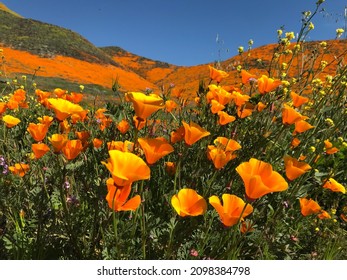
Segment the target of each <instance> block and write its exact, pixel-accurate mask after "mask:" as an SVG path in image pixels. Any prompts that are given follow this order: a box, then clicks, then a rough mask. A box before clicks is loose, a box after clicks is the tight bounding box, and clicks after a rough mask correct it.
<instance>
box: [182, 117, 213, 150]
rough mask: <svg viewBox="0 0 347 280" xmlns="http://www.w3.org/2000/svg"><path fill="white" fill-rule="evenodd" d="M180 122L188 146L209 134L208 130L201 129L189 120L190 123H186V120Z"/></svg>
mask: <svg viewBox="0 0 347 280" xmlns="http://www.w3.org/2000/svg"><path fill="white" fill-rule="evenodd" d="M182 124H183V126H184V141H185V142H186V144H187V145H189V146H191V145H193V144H194V143H196V142H197V141H199V140H200V139H201V138H203V137H206V136H208V135H210V134H211V133H210V132H208V131H207V130H205V129H203V128H202V127H201V126H199V125H198V124H196V123H194V122H192V121H191V122H190V124H187V123H186V122H184V121H182Z"/></svg>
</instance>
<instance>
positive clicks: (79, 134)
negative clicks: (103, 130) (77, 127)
mask: <svg viewBox="0 0 347 280" xmlns="http://www.w3.org/2000/svg"><path fill="white" fill-rule="evenodd" d="M75 135H76V136H77V138H78V139H79V140H81V141H82V143H86V142H87V141H88V139H89V137H90V132H89V131H86V130H85V131H76V132H75Z"/></svg>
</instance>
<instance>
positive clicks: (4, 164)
mask: <svg viewBox="0 0 347 280" xmlns="http://www.w3.org/2000/svg"><path fill="white" fill-rule="evenodd" d="M0 166H2V174H4V175H6V174H7V173H8V164H7V162H6V160H5V158H4V156H0Z"/></svg>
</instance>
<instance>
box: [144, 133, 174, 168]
mask: <svg viewBox="0 0 347 280" xmlns="http://www.w3.org/2000/svg"><path fill="white" fill-rule="evenodd" d="M138 142H139V144H140V146H141V148H142V150H143V151H144V153H145V156H146V161H147V163H148V164H154V163H155V162H157V161H158V160H159V159H161V158H162V157H164V156H166V155H168V154H170V153H172V152H173V151H174V148H173V147H172V146H171V145H170V144H169V143H168V142H167V141H166V139H164V138H139V139H138Z"/></svg>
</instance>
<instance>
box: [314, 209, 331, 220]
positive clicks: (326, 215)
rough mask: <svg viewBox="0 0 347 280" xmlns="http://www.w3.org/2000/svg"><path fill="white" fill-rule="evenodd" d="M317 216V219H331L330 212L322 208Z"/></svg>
mask: <svg viewBox="0 0 347 280" xmlns="http://www.w3.org/2000/svg"><path fill="white" fill-rule="evenodd" d="M317 217H318V218H319V219H321V220H323V219H331V216H330V214H329V213H328V212H327V211H325V210H322V211H321V212H320V213H319V214H318V215H317Z"/></svg>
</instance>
